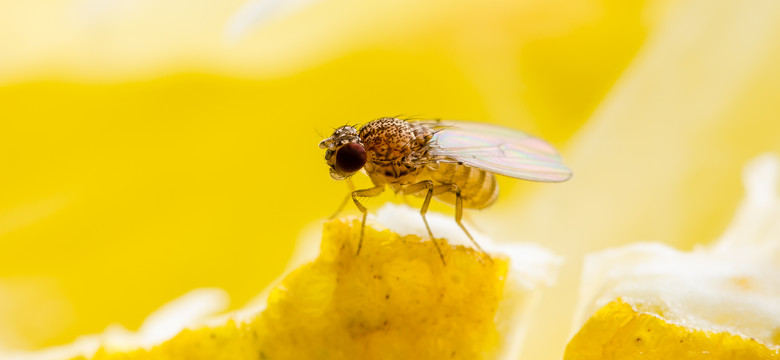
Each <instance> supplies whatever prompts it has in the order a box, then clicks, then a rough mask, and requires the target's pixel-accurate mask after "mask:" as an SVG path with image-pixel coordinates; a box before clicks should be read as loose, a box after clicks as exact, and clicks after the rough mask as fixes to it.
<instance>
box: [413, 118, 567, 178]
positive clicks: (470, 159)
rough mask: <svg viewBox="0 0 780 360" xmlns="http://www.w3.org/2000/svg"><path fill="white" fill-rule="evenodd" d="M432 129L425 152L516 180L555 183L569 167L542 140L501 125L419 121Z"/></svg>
mask: <svg viewBox="0 0 780 360" xmlns="http://www.w3.org/2000/svg"><path fill="white" fill-rule="evenodd" d="M418 123H420V124H421V125H424V126H427V127H429V128H432V129H433V130H435V131H436V134H435V135H434V136H433V140H432V141H431V149H430V151H429V154H430V155H431V156H434V157H439V158H442V157H443V158H447V159H451V160H453V161H457V162H462V163H464V164H466V165H469V166H473V167H475V168H479V169H482V170H487V171H490V172H493V173H496V174H500V175H504V176H509V177H513V178H518V179H525V180H533V181H544V182H559V181H565V180H567V179H569V178H570V177H571V175H572V174H571V170H569V168H568V167H566V165H564V164H563V162H562V161H561V157H560V155H558V152H557V151H555V149H554V148H553V147H552V146H551V145H550V144H548V143H546V142H545V141H544V140H541V139H538V138H535V137H533V136H531V135H528V134H526V133H523V132H520V131H517V130H514V129H510V128H505V127H503V126H497V125H489V124H481V123H474V122H467V121H449V120H439V121H419V122H418Z"/></svg>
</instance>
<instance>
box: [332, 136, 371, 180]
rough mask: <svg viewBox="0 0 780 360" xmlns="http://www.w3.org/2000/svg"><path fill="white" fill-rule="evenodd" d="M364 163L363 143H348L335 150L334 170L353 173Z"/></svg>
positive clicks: (364, 151) (364, 150)
mask: <svg viewBox="0 0 780 360" xmlns="http://www.w3.org/2000/svg"><path fill="white" fill-rule="evenodd" d="M365 164H366V149H364V148H363V145H360V144H357V143H349V144H346V145H344V146H342V147H341V148H339V149H338V150H336V164H335V165H336V170H339V171H341V172H343V173H353V172H355V171H358V170H360V169H361V168H363V165H365Z"/></svg>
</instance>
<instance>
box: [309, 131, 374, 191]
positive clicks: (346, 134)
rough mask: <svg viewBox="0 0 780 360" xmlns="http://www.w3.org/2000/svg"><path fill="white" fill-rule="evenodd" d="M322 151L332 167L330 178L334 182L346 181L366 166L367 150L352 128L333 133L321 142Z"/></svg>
mask: <svg viewBox="0 0 780 360" xmlns="http://www.w3.org/2000/svg"><path fill="white" fill-rule="evenodd" d="M320 149H325V150H326V151H325V162H326V163H327V164H328V166H330V177H332V178H333V179H334V180H344V179H346V178H347V177H349V176H352V175H354V174H355V173H356V172H358V171H360V169H362V168H363V166H364V165H365V164H366V160H367V155H366V149H365V148H364V147H363V143H362V142H361V141H360V136H359V135H358V132H357V130H356V129H355V128H354V127H352V126H342V127H340V128H338V129H336V130H335V131H333V135H331V136H330V137H329V138H327V139H325V140H322V141H320Z"/></svg>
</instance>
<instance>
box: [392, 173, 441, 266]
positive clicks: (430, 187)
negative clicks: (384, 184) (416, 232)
mask: <svg viewBox="0 0 780 360" xmlns="http://www.w3.org/2000/svg"><path fill="white" fill-rule="evenodd" d="M423 190H427V191H428V192H427V193H426V194H425V200H424V201H423V205H422V208H421V209H420V215H421V216H422V219H423V222H424V223H425V229H426V230H428V236H430V238H431V241H432V242H433V245H436V251H438V252H439V257H440V258H441V262H442V264H446V262H445V261H444V254H443V253H442V252H441V247H439V243H437V242H436V239H435V238H434V237H433V232H432V231H431V227H430V226H429V225H428V219H427V218H426V217H425V214H426V213H428V206H429V205H430V203H431V198H433V196H434V195H439V194H441V193H444V192H447V191H449V185H434V184H433V181H431V180H424V181H420V182H418V183H416V184H412V185H409V186H407V187H405V188H404V189H403V192H404V194H414V193H417V192H420V191H423Z"/></svg>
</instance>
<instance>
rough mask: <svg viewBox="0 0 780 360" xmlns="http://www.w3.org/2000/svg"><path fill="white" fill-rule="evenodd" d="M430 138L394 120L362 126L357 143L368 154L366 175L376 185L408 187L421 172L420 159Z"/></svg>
mask: <svg viewBox="0 0 780 360" xmlns="http://www.w3.org/2000/svg"><path fill="white" fill-rule="evenodd" d="M432 135H433V133H432V131H431V130H430V129H428V128H426V127H424V126H420V125H416V124H415V125H412V124H410V123H408V122H406V121H404V120H401V119H396V118H381V119H377V120H374V121H372V122H370V123H368V124H366V125H364V126H363V127H362V128H361V129H360V139H361V140H362V141H363V145H364V146H365V149H366V152H367V154H368V162H367V163H366V167H365V169H366V172H367V173H368V175H369V176H370V177H371V179H372V181H373V182H374V183H375V184H377V185H379V184H390V185H394V184H397V185H406V184H409V183H412V182H413V181H414V177H415V175H416V174H417V173H418V172H419V171H420V170H421V169H422V165H423V164H422V161H421V159H422V158H423V157H424V155H425V152H426V151H427V149H428V142H429V141H430V139H431V137H432ZM394 189H395V187H394ZM395 190H396V191H397V189H395Z"/></svg>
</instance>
